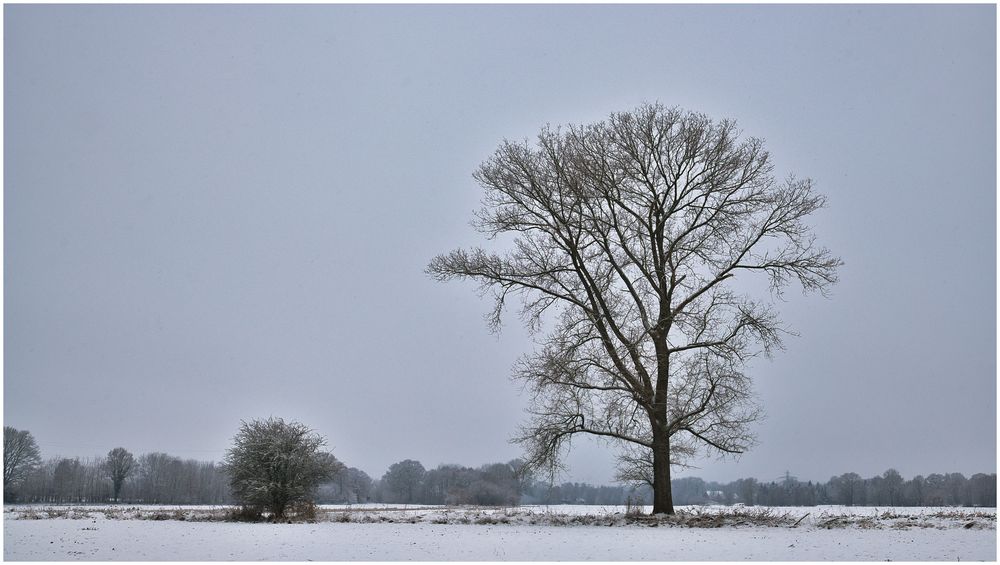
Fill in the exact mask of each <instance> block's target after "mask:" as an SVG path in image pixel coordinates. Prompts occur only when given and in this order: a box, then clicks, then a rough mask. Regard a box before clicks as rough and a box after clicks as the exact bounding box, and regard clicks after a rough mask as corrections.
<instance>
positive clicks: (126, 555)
mask: <svg viewBox="0 0 1000 565" xmlns="http://www.w3.org/2000/svg"><path fill="white" fill-rule="evenodd" d="M47 508H51V507H24V506H17V507H6V508H5V511H4V549H3V557H4V559H5V560H45V561H65V560H130V561H148V560H177V561H189V560H207V561H215V560H277V561H305V560H322V561H351V560H379V561H396V560H422V561H427V560H431V561H433V560H462V561H482V560H489V561H496V560H511V561H526V560H529V561H561V560H571V561H590V560H601V561H620V560H647V561H648V560H656V561H674V560H684V561H701V560H725V561H743V560H767V561H777V560H805V561H825V560H841V561H853V560H863V561H882V560H886V559H890V560H894V561H895V560H906V561H929V560H951V561H954V560H963V561H970V560H971V561H975V560H979V561H995V560H996V558H997V538H996V509H927V508H924V509H921V508H912V509H911V508H896V509H885V508H879V509H875V508H844V507H814V508H793V509H789V508H775V509H765V510H764V511H770V512H772V513H774V515H779V516H785V515H786V514H787V517H786V518H785V521H784V522H783V523H784V524H785V525H782V526H757V525H753V526H733V525H728V526H724V527H719V528H704V527H682V526H669V525H659V524H657V525H656V526H655V527H653V526H652V523H624V522H621V521H617V520H614V519H613V518H614V517H615V516H617V515H618V514H617V513H621V512H622V511H623V510H624V509H623V508H618V507H597V506H549V507H542V506H538V507H522V508H517V509H479V508H443V507H426V506H419V507H414V506H411V507H400V506H398V505H393V506H386V505H361V506H358V505H355V506H351V507H345V506H327V507H324V510H325V512H324V513H322V514H321V519H323V520H327V519H329V520H341V519H344V518H343V516H345V515H348V514H349V515H350V516H351V517H352V518H351V519H352V520H354V519H357V520H362V518H361V517H362V516H363V517H365V518H363V520H364V521H350V522H339V521H321V522H318V523H300V524H242V523H226V522H212V521H188V520H190V519H191V518H194V517H195V516H196V515H197V514H198V513H199V512H201V513H207V512H212V511H216V510H217V509H213V508H212V507H182V508H179V507H166V508H165V507H154V506H144V507H141V508H139V509H138V510H136V511H132V512H131V513H129V512H124V511H123V510H124V509H123V508H117V509H115V510H116V512H105V510H106V509H107V507H72V509H69V508H66V507H60V508H55V509H53V512H52V515H53V516H55V515H62V516H63V517H54V518H48V515H49V513H48V511H47V510H46V509H47ZM130 508H135V507H130ZM683 510H686V511H688V512H689V515H691V516H697V515H705V514H708V513H712V512H716V513H717V512H724V511H725V509H724V508H720V507H707V508H699V509H691V508H685V509H683ZM730 510H732V509H730ZM178 511H179V512H178ZM695 511H697V512H699V513H700V514H694V513H693V512H695ZM807 514H808V515H807ZM142 516H145V517H147V518H150V517H153V516H156V517H158V518H164V517H167V518H168V519H165V520H153V519H134V518H138V517H142ZM180 516H184V517H185V520H184V521H181V520H177V519H169V518H170V517H180ZM490 516H492V517H493V518H500V517H505V518H506V519H507V520H508V522H507V523H496V524H490V523H489V521H490V520H482V518H484V517H490ZM573 516H581V517H594V518H601V519H603V520H605V521H606V523H608V524H612V525H613V527H608V526H607V525H569V524H573V522H572V521H570V520H571V519H572V517H573ZM368 517H370V518H368ZM470 517H471V518H472V519H471V520H469V523H456V522H459V521H460V520H462V519H465V518H470ZM803 517H804V518H803ZM838 517H841V518H840V519H838V520H833V519H834V518H838ZM32 518H36V519H32ZM129 518H133V519H129ZM798 518H803V519H802V521H801V522H799V523H798V524H797V525H796V526H794V527H791V526H789V525H787V524H788V521H789V519H794V520H798ZM831 520H832V521H831ZM532 521H534V522H535V524H532V523H531V522H532ZM435 522H439V523H435ZM442 522H443V523H442ZM552 524H567V525H552ZM842 524H847V525H846V526H843V525H842ZM969 524H973V525H972V526H969V527H966V526H967V525H969Z"/></svg>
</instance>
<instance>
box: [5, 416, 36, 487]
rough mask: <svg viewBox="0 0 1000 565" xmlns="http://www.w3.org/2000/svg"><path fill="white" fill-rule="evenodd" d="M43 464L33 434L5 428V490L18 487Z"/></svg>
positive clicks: (8, 427)
mask: <svg viewBox="0 0 1000 565" xmlns="http://www.w3.org/2000/svg"><path fill="white" fill-rule="evenodd" d="M40 462H41V452H40V451H39V450H38V444H37V443H35V438H34V437H33V436H32V435H31V432H29V431H27V430H17V429H14V428H12V427H10V426H4V427H3V488H4V491H5V492H6V490H7V488H8V487H10V486H13V485H16V484H17V483H19V482H20V481H22V480H23V479H24V478H25V477H26V476H28V473H30V472H31V471H32V469H34V468H35V467H36V466H37V465H38V464H39V463H40Z"/></svg>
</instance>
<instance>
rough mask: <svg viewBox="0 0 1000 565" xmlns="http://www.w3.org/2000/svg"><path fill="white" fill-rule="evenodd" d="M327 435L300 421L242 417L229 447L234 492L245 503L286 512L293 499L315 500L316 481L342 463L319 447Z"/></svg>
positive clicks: (332, 473)
mask: <svg viewBox="0 0 1000 565" xmlns="http://www.w3.org/2000/svg"><path fill="white" fill-rule="evenodd" d="M325 444H326V440H325V439H323V438H322V437H321V436H319V435H318V434H316V433H315V432H313V431H312V430H311V429H309V428H308V427H307V426H305V425H303V424H300V423H298V422H290V423H285V421H284V420H282V419H281V418H268V419H267V420H252V421H250V422H243V423H242V424H241V426H240V430H239V432H238V433H237V434H236V437H234V438H233V447H232V448H230V449H229V451H227V452H226V458H225V465H226V470H227V471H228V473H229V477H230V485H231V487H232V491H233V495H234V496H235V497H236V498H237V499H238V500H239V501H240V503H242V504H244V505H246V506H249V507H254V508H260V509H267V510H269V511H270V512H271V517H272V519H279V518H282V517H284V515H285V510H286V508H287V507H288V506H289V505H290V504H293V503H298V502H311V501H312V496H313V492H314V491H315V489H316V486H317V485H318V484H319V483H321V482H322V481H324V480H328V479H331V478H333V477H334V476H335V475H336V474H337V473H338V472H340V471H341V469H342V468H343V465H342V464H341V463H340V462H339V461H337V459H336V458H335V457H334V456H333V455H332V454H330V453H326V452H323V451H320V448H321V447H322V446H323V445H325Z"/></svg>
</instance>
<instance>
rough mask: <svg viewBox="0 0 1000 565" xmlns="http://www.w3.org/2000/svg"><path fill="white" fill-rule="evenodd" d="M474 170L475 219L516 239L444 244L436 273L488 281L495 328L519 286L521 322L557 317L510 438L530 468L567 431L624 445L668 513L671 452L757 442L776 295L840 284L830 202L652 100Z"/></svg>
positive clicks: (717, 127) (726, 124)
mask: <svg viewBox="0 0 1000 565" xmlns="http://www.w3.org/2000/svg"><path fill="white" fill-rule="evenodd" d="M474 177H475V179H476V180H477V181H478V182H479V183H480V184H481V185H482V187H483V188H484V189H485V196H484V198H483V207H482V209H481V210H480V211H479V212H478V213H477V215H476V218H475V220H474V222H473V224H474V226H475V227H476V228H477V229H478V230H479V231H480V232H482V233H484V234H485V235H487V236H488V237H489V238H491V239H492V238H495V237H497V236H501V235H503V234H507V235H512V236H513V238H512V246H513V249H512V250H510V251H508V252H506V253H493V252H489V251H486V250H484V249H480V248H477V249H472V250H456V251H452V252H451V253H448V254H445V255H440V256H438V257H436V258H434V259H433V260H432V261H431V263H430V265H429V267H428V272H429V273H430V274H431V275H432V276H433V277H435V278H436V279H438V280H441V281H447V280H452V279H472V280H475V281H477V282H478V283H480V285H481V288H482V290H483V291H484V292H489V291H492V293H493V297H494V298H495V305H494V306H495V307H494V308H493V309H492V311H491V313H490V314H489V315H488V320H489V322H490V324H491V326H492V327H493V329H494V330H497V329H499V326H500V323H501V314H502V311H503V309H504V305H505V304H506V303H507V300H508V298H510V297H511V296H515V295H517V296H519V297H520V298H521V299H522V310H521V314H522V319H523V320H524V321H525V323H526V325H527V326H528V327H529V328H530V329H532V330H533V331H535V332H537V331H538V330H540V329H541V328H542V327H543V325H545V326H549V327H551V330H550V331H549V332H548V333H547V334H545V335H544V336H543V337H540V338H539V343H538V348H537V350H536V351H535V352H533V353H532V354H530V355H526V356H525V357H523V358H522V359H521V360H520V361H519V362H518V363H517V365H516V367H515V369H514V372H515V376H516V377H518V378H520V379H523V380H524V381H525V382H526V383H528V384H529V387H530V389H531V390H532V391H533V393H534V394H533V403H532V405H531V408H530V413H531V419H530V420H529V422H528V423H527V424H526V425H525V426H524V427H523V429H522V430H521V432H520V434H519V435H518V437H516V438H515V440H516V441H519V442H520V443H522V444H523V446H524V447H525V448H526V452H527V460H526V463H527V466H528V468H534V469H554V468H556V467H557V466H558V461H559V459H560V456H561V455H562V454H564V453H565V451H566V449H568V446H569V443H570V440H571V438H572V437H574V436H575V435H576V434H589V435H593V436H598V437H601V438H604V439H608V440H611V441H614V442H618V443H620V444H621V447H622V448H623V449H622V451H621V453H620V466H619V470H620V477H621V478H622V479H625V480H632V481H645V482H648V483H649V484H651V485H652V487H653V491H654V504H653V512H654V513H660V512H665V513H672V512H673V502H672V497H671V492H670V470H671V469H670V466H671V463H673V464H679V463H682V462H683V460H684V457H686V456H690V455H691V454H693V453H695V452H696V450H698V449H699V448H701V447H704V448H707V449H708V450H709V451H715V452H719V453H732V454H737V453H742V452H743V451H744V450H746V449H747V448H748V447H749V446H751V444H752V443H753V435H752V431H751V429H750V427H749V424H750V423H752V422H753V421H754V420H755V419H757V418H758V416H759V414H760V412H759V409H758V407H757V405H756V403H755V402H754V400H753V396H752V390H751V382H750V379H749V377H748V375H747V374H746V372H745V371H746V367H747V363H748V361H749V360H751V359H752V358H754V357H757V356H759V355H762V354H764V355H767V354H770V353H771V352H772V351H773V350H774V349H776V348H779V347H781V346H782V342H781V337H782V334H783V333H784V332H786V331H787V329H786V328H784V327H783V326H782V324H781V323H780V321H779V319H778V317H777V314H776V312H775V311H774V309H773V308H772V306H771V302H772V300H771V298H773V297H774V296H776V295H780V293H781V291H782V289H784V288H785V287H786V286H787V284H788V283H790V282H792V281H794V282H797V283H798V284H799V285H800V286H801V288H802V289H803V291H804V292H808V291H820V292H823V293H825V291H826V289H827V288H828V287H829V286H830V285H831V284H833V283H834V282H835V281H836V269H837V267H838V266H839V265H840V264H841V261H840V260H839V259H838V258H836V257H834V256H833V255H832V254H831V253H830V252H829V251H828V250H827V249H825V248H823V247H820V246H818V245H817V244H816V242H815V239H814V236H813V234H812V230H811V229H810V227H809V226H808V225H807V224H806V223H805V220H806V218H807V217H808V216H809V215H810V214H811V213H813V212H814V211H816V210H817V209H819V208H821V207H822V206H823V205H824V202H825V200H824V197H823V196H821V195H819V194H817V193H816V192H814V191H813V187H812V182H811V181H810V180H808V179H796V178H794V177H788V178H786V179H785V180H781V181H779V180H777V179H776V178H775V177H774V176H773V166H772V164H771V160H770V158H769V155H768V153H767V151H766V150H765V149H764V145H763V142H762V141H761V140H759V139H755V138H743V139H741V136H740V132H739V131H738V130H737V129H736V125H735V123H734V122H731V121H721V122H715V121H712V120H710V119H709V118H707V117H705V116H703V115H701V114H696V113H690V112H684V111H682V110H679V109H674V108H667V107H664V106H662V105H644V106H641V107H639V108H637V109H636V110H634V111H631V112H624V113H617V114H612V115H611V116H610V117H609V118H608V119H606V120H605V121H602V122H599V123H596V124H592V125H588V126H569V127H566V128H551V127H546V128H544V129H543V130H542V131H541V133H540V134H539V136H538V139H537V143H535V144H529V143H528V142H523V143H516V142H510V141H505V142H503V143H502V144H501V145H500V147H499V148H498V149H497V150H496V152H495V153H494V155H493V156H492V157H491V158H490V159H488V160H487V161H486V162H484V163H483V164H482V165H480V167H479V169H478V170H477V171H476V173H475V175H474ZM741 274H746V275H760V276H764V277H766V278H767V280H769V282H770V288H771V291H772V292H771V296H767V293H766V292H765V293H763V294H764V297H763V299H761V298H754V297H752V296H748V295H747V294H746V293H743V292H740V291H739V290H738V289H737V288H735V287H734V285H733V281H734V280H735V279H736V277H737V276H738V275H741ZM536 335H538V334H536Z"/></svg>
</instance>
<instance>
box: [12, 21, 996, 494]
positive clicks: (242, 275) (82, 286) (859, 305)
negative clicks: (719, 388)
mask: <svg viewBox="0 0 1000 565" xmlns="http://www.w3.org/2000/svg"><path fill="white" fill-rule="evenodd" d="M995 11H996V8H995V6H989V5H979V6H945V7H941V6H879V7H866V6H856V5H852V6H808V7H799V6H767V7H760V6H719V5H716V6H652V5H646V6H492V7H469V6H433V7H427V6H305V7H303V6H298V7H286V6H282V7H274V6H252V7H246V6H169V7H162V6H141V7H135V6H101V7H93V6H44V5H35V6H27V5H6V6H4V15H5V20H4V21H5V24H4V26H5V27H4V33H5V43H4V85H5V90H4V118H5V123H4V127H5V129H4V159H5V168H4V241H5V243H4V307H5V311H4V353H5V356H4V388H3V390H4V402H3V406H4V417H3V419H4V423H5V424H6V425H13V426H15V427H17V428H22V429H28V430H30V431H31V432H32V433H33V434H34V435H35V437H36V438H37V440H38V442H39V444H40V445H41V447H42V451H43V455H44V456H54V455H57V454H58V455H68V456H76V455H79V456H91V455H97V454H102V453H106V452H107V451H108V450H109V449H111V448H112V447H115V446H118V445H121V446H125V447H126V448H128V449H130V450H132V451H134V452H136V453H141V452H148V451H154V450H155V451H165V452H168V453H172V454H176V455H180V456H183V457H192V458H198V459H203V460H210V459H215V460H218V459H219V458H220V457H221V456H222V454H223V452H224V450H225V449H226V447H228V445H229V439H230V438H231V437H232V435H233V434H234V433H235V431H236V429H237V426H238V424H239V421H240V419H248V418H253V417H260V416H269V415H275V416H281V417H284V418H286V419H297V420H300V421H302V422H304V423H306V424H308V425H310V426H312V427H314V428H315V429H316V430H318V431H319V432H321V433H322V434H324V435H326V436H327V437H328V438H329V441H330V444H331V445H332V446H333V447H334V452H335V454H336V455H337V456H338V457H339V458H341V459H342V460H343V461H345V462H346V463H347V464H349V465H353V466H357V467H360V468H362V469H364V470H366V471H367V472H369V473H370V474H372V475H373V476H380V475H381V474H382V473H383V472H384V471H385V469H386V468H387V467H388V465H390V464H391V463H393V462H395V461H399V460H401V459H405V458H414V459H419V460H420V461H422V462H423V463H424V465H425V466H427V467H432V466H436V465H437V464H439V463H443V462H455V463H462V464H467V465H479V464H481V463H486V462H491V461H502V460H508V459H511V458H513V457H515V456H517V455H518V451H517V448H516V447H515V446H512V445H509V444H508V443H507V439H508V438H509V437H510V436H511V435H512V434H513V432H514V431H515V429H516V426H517V425H518V423H519V422H521V421H522V419H523V413H522V409H523V406H524V404H525V401H526V399H525V398H523V397H522V396H520V395H519V385H518V384H516V383H513V382H511V381H510V380H509V379H508V375H509V372H510V366H511V364H512V363H513V362H514V360H515V359H516V358H517V357H518V355H519V354H521V353H523V352H526V351H528V350H529V349H530V347H531V342H530V339H529V337H528V336H527V335H526V333H525V331H524V330H522V329H521V328H520V327H519V326H518V322H517V317H516V313H514V314H513V315H511V316H510V317H509V323H508V325H507V327H506V329H505V330H504V332H503V333H502V334H501V335H500V336H494V335H491V334H490V333H489V332H488V330H487V327H486V324H485V323H484V321H483V318H482V316H483V314H484V313H485V312H486V310H487V309H488V307H489V302H488V300H481V299H479V298H478V297H477V295H476V293H475V291H474V287H473V286H472V285H466V284H461V283H453V284H447V285H444V284H437V283H434V282H432V281H431V280H430V279H429V278H428V277H427V276H426V275H424V273H423V269H424V267H425V265H426V264H427V261H428V260H429V259H430V258H431V257H432V256H434V255H435V254H438V253H442V252H445V251H448V250H451V249H452V248H455V247H466V246H469V245H475V244H478V243H481V239H480V237H479V236H478V235H477V234H476V233H475V232H474V231H473V230H472V228H471V227H470V226H469V224H468V222H469V220H470V219H471V212H472V210H473V209H475V208H476V207H477V206H478V202H479V198H480V194H481V193H480V189H479V187H478V186H477V185H476V184H475V182H474V181H473V180H472V178H471V173H472V171H473V170H474V169H475V167H476V166H477V165H478V164H479V163H480V162H481V161H482V160H484V159H485V158H486V157H487V156H488V155H489V154H490V153H491V152H492V150H493V149H494V148H495V147H496V145H497V144H498V142H499V141H500V140H501V139H502V138H504V137H508V138H515V139H520V138H530V137H533V136H534V135H535V134H536V133H537V132H538V130H539V129H540V127H541V126H542V125H543V124H545V123H546V122H551V123H553V124H557V123H567V122H575V123H580V122H590V121H594V120H597V119H600V118H602V117H604V116H606V115H607V114H608V113H610V112H612V111H619V110H627V109H631V108H633V107H635V106H636V105H638V104H639V103H641V102H643V101H657V100H658V101H661V102H664V103H666V104H669V105H679V106H682V107H684V108H687V109H692V110H697V111H702V112H705V113H707V114H709V115H711V116H713V117H716V118H723V117H732V118H735V119H737V120H739V122H740V125H741V127H742V128H743V130H744V131H745V132H746V133H747V134H750V135H755V136H759V137H763V138H765V139H766V140H767V146H768V148H769V149H770V151H771V152H772V154H773V156H774V158H775V162H776V164H777V166H778V170H777V173H778V174H779V175H781V176H783V175H784V174H786V173H787V172H795V173H796V174H798V175H799V176H808V177H811V178H813V179H814V180H815V182H816V185H817V187H818V189H819V190H820V192H823V193H824V194H826V195H827V196H828V197H829V201H830V205H829V208H828V209H826V210H824V211H823V212H821V213H820V214H819V215H817V216H816V218H815V225H816V229H817V233H818V234H819V236H820V238H821V241H822V243H824V244H825V245H827V246H829V247H830V248H831V249H832V250H833V251H834V252H835V253H837V254H839V255H840V256H841V257H842V258H843V259H844V260H845V261H846V265H845V266H844V267H843V269H842V270H841V272H840V275H841V282H840V284H839V285H837V286H836V287H835V288H834V291H833V295H832V297H831V298H830V299H828V300H824V299H823V298H821V297H819V296H808V297H802V296H800V295H799V294H798V292H797V291H794V290H793V291H791V292H789V293H788V294H787V296H786V300H787V301H786V302H785V303H784V304H781V305H780V310H781V312H782V313H783V319H784V320H785V321H786V322H787V323H788V324H789V325H791V326H792V327H793V328H794V329H796V330H797V331H798V332H799V333H800V334H801V337H798V338H793V339H789V340H788V343H787V351H785V352H783V353H780V354H779V355H778V356H777V357H776V358H775V359H774V360H773V361H771V362H761V363H758V364H756V365H755V367H754V371H753V374H754V375H755V382H756V386H757V390H758V393H759V396H760V399H761V402H762V404H763V407H764V409H765V410H766V412H767V413H768V418H767V420H765V421H764V422H762V423H760V424H759V425H758V426H757V432H758V438H759V442H760V445H759V446H758V447H757V448H756V449H755V450H754V451H752V452H751V453H749V454H747V455H745V456H743V457H742V459H740V460H739V461H733V460H725V461H718V460H715V459H707V460H703V461H700V462H698V463H697V464H698V465H699V466H700V467H701V468H700V469H698V470H695V471H689V472H686V474H693V475H699V476H702V477H704V478H706V479H720V480H729V479H735V478H738V477H742V476H756V477H758V478H761V479H770V478H774V477H777V476H778V475H779V474H781V473H782V472H784V471H785V470H786V469H787V470H790V471H791V472H792V473H793V474H795V475H798V476H799V477H800V478H802V479H813V480H816V479H819V480H825V479H827V478H829V477H830V476H831V475H832V474H840V473H843V472H846V471H856V472H858V473H860V474H862V475H863V476H870V475H873V474H876V473H881V472H882V471H884V470H885V469H887V468H888V467H890V466H894V467H896V468H897V469H899V471H900V472H902V473H903V475H904V476H907V477H910V476H912V475H914V474H926V473H931V472H946V471H959V472H963V473H966V474H967V475H968V474H971V473H974V472H994V471H995V470H996V430H997V426H996V414H997V411H996V398H997V392H996V376H997V366H996V186H997V184H996V180H997V179H996V151H997V147H996V117H997V116H996V27H995V21H996V17H995ZM578 445H579V448H578V449H577V450H575V451H574V454H573V455H572V456H571V458H570V459H569V463H570V464H571V467H572V469H571V473H570V475H569V477H568V478H570V479H575V480H583V481H589V482H593V483H606V482H610V481H611V480H612V477H613V461H612V459H611V457H610V456H609V455H606V454H604V452H603V451H602V450H601V449H600V446H598V445H596V444H589V443H587V442H580V443H579V444H578Z"/></svg>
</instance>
